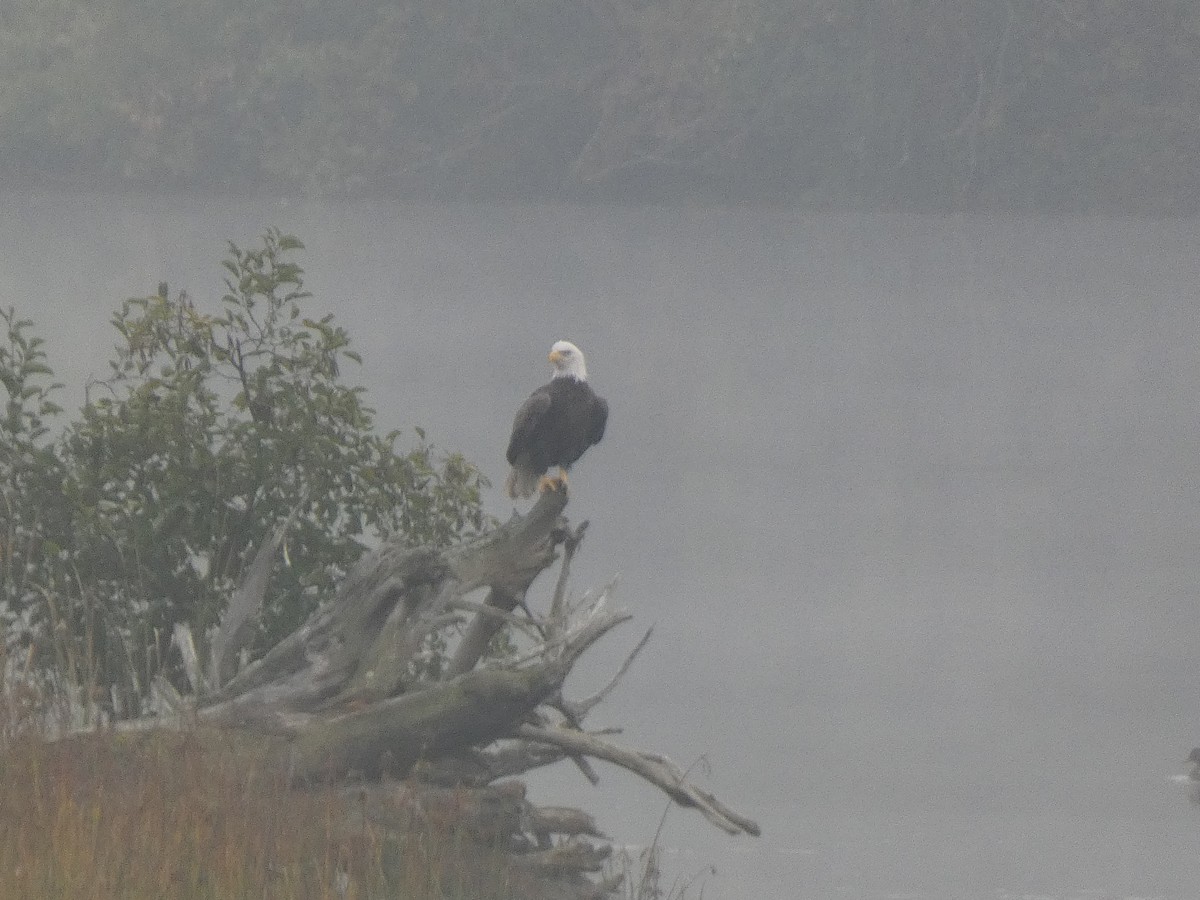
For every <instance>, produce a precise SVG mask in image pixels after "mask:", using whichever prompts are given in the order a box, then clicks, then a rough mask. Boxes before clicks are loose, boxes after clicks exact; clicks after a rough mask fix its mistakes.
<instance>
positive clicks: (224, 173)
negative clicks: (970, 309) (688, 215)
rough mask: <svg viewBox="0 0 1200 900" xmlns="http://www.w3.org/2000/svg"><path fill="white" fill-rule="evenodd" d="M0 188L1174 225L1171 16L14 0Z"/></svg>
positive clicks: (984, 5) (1188, 151)
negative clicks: (721, 204) (1109, 218)
mask: <svg viewBox="0 0 1200 900" xmlns="http://www.w3.org/2000/svg"><path fill="white" fill-rule="evenodd" d="M0 45H2V46H3V48H4V53H3V54H0V150H2V151H3V152H0V184H4V183H7V184H10V185H25V184H29V183H39V184H49V183H59V184H78V183H81V180H82V183H86V184H87V185H88V186H94V185H96V184H107V185H109V186H113V187H117V186H122V185H134V186H138V187H141V188H146V187H149V188H157V189H194V188H203V189H210V190H211V189H217V190H228V191H239V192H240V191H246V190H261V191H287V192H304V193H314V194H319V195H335V196H346V195H349V196H354V195H371V196H381V195H382V196H387V195H392V196H414V195H421V196H433V197H503V196H518V195H520V196H554V197H582V198H586V197H599V198H639V199H645V198H647V197H649V198H651V199H657V200H681V199H695V198H700V199H716V200H745V199H770V200H779V199H785V200H786V199H790V200H793V201H801V202H809V203H820V204H841V205H847V204H848V205H863V204H868V205H886V206H895V205H902V206H904V205H907V206H921V207H928V208H941V209H948V208H958V209H963V208H980V207H986V208H1016V209H1071V210H1081V209H1120V210H1133V211H1140V212H1146V211H1152V212H1160V213H1177V212H1187V211H1193V212H1194V211H1195V210H1196V209H1197V206H1198V205H1200V167H1197V166H1195V165H1194V160H1195V150H1194V148H1195V147H1196V146H1200V68H1198V67H1197V66H1196V65H1195V60H1196V59H1197V58H1200V7H1197V6H1196V5H1195V4H1193V3H1187V2H1183V0H1165V2H1163V0H1054V2H1033V0H899V2H892V3H876V2H858V0H800V2H780V0H750V2H736V3H735V2H732V0H699V2H694V0H648V2H626V0H619V2H613V3H605V4H595V3H560V4H547V3H544V2H540V0H486V2H485V0H466V2H456V3H446V4H432V5H431V4H421V3H412V2H400V3H390V2H389V3H385V2H381V0H356V2H352V3H340V4H319V3H310V2H301V0H267V2H263V3H255V4H253V5H251V6H247V5H246V4H244V3H235V2H232V0H193V2H187V3H183V2H166V3H149V2H145V0H94V2H93V0H88V2H85V0H60V2H56V3H43V2H40V0H12V2H10V3H8V4H7V5H6V7H5V15H4V17H3V18H2V19H0Z"/></svg>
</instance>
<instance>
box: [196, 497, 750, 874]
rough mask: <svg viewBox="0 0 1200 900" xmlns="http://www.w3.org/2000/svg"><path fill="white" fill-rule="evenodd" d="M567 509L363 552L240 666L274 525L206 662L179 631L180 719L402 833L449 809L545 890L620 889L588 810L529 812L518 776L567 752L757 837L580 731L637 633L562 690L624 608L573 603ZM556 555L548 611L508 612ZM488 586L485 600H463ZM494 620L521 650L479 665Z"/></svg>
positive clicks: (682, 784)
mask: <svg viewBox="0 0 1200 900" xmlns="http://www.w3.org/2000/svg"><path fill="white" fill-rule="evenodd" d="M566 503H567V494H566V491H565V490H561V491H552V492H546V493H543V494H542V495H541V496H540V497H539V499H538V501H537V502H536V503H535V505H534V506H533V508H532V509H531V510H530V511H529V512H528V513H527V514H525V515H524V516H520V515H516V514H514V516H513V517H512V518H511V519H510V520H509V521H508V522H507V523H505V524H504V525H501V526H499V527H497V528H495V529H494V530H492V531H490V532H488V533H486V534H484V535H483V536H481V537H479V538H477V539H474V540H470V541H467V542H464V543H462V544H460V545H458V546H455V547H451V548H449V549H445V550H437V549H428V548H424V549H412V548H406V547H404V546H402V545H401V544H399V543H392V544H385V545H384V546H382V547H380V548H378V549H377V550H374V551H371V552H369V553H367V554H366V555H365V556H364V557H363V558H362V560H360V562H359V563H358V564H357V565H356V566H355V568H354V569H353V570H352V571H351V572H350V573H349V574H348V575H347V577H346V579H345V582H344V584H343V585H342V586H341V589H340V590H339V592H338V594H337V596H336V597H335V598H333V599H332V600H331V601H329V602H327V603H326V604H324V605H323V606H322V607H321V608H320V609H318V610H317V611H316V612H315V613H314V614H313V615H312V616H311V617H310V619H309V620H308V621H307V622H305V624H304V625H303V626H301V627H300V628H299V629H297V630H296V632H294V633H293V634H292V635H290V636H289V637H287V638H285V639H284V640H283V641H281V642H280V643H279V644H278V645H277V646H276V647H275V648H273V649H272V650H271V651H270V652H268V653H267V654H266V655H265V656H264V657H262V658H261V659H259V660H258V661H256V662H254V663H253V664H251V665H249V666H248V667H246V668H245V669H244V670H242V671H240V672H237V673H236V674H234V672H233V669H234V666H233V664H232V662H231V660H234V659H236V655H237V654H238V652H239V651H240V650H241V649H242V647H243V646H244V643H245V641H247V640H248V639H249V635H250V633H251V630H252V629H250V628H249V627H247V626H248V624H249V623H250V622H251V621H252V620H253V617H254V616H255V615H256V613H257V610H258V608H259V605H260V604H261V600H262V597H263V594H264V592H265V590H266V587H267V575H268V574H269V571H270V566H271V563H272V558H273V555H274V553H275V552H276V551H277V549H278V547H279V545H280V543H281V541H282V540H283V533H284V532H283V527H281V529H280V530H279V531H278V532H277V533H276V534H275V535H274V536H273V537H272V539H271V540H270V541H268V543H267V544H266V545H265V546H264V547H263V548H262V549H261V550H260V551H259V554H258V557H257V558H256V559H255V561H254V563H253V564H252V566H251V569H250V571H249V574H248V576H247V578H246V581H245V583H244V585H243V586H242V588H241V589H240V590H239V591H238V594H237V596H235V597H234V598H233V600H232V602H231V603H230V607H229V612H228V613H227V615H226V618H225V620H224V621H223V622H222V623H221V626H220V628H219V630H218V631H217V633H215V634H214V635H212V636H211V637H210V644H211V647H212V652H211V653H210V655H209V659H208V662H207V664H206V665H203V666H202V665H200V663H199V661H198V660H199V657H198V655H197V654H196V653H195V652H194V650H192V649H191V647H192V643H191V637H190V635H189V634H188V633H187V631H186V629H184V630H182V631H181V632H180V633H179V634H178V635H177V638H178V643H179V644H180V646H181V648H183V649H184V651H185V660H186V661H187V662H188V671H189V675H190V677H191V679H192V681H193V686H194V687H195V689H196V691H197V695H198V696H197V698H196V700H195V701H194V702H193V703H192V704H191V705H190V710H191V713H192V715H194V717H195V719H197V720H198V721H199V722H201V723H204V724H207V725H211V726H215V727H219V728H222V729H231V730H235V731H238V732H241V733H244V734H247V735H253V736H258V737H260V738H262V739H263V740H265V741H270V742H274V744H275V745H277V747H278V748H279V751H280V752H281V754H282V759H284V760H286V762H285V763H281V764H286V765H287V766H289V768H290V772H291V774H292V776H293V777H294V779H296V781H297V782H299V783H301V784H315V783H321V784H337V783H342V782H345V783H348V784H350V785H352V787H348V788H347V791H348V794H347V796H352V797H353V798H355V799H354V801H353V803H350V802H349V801H348V809H349V808H350V807H353V808H354V810H357V812H355V813H353V814H354V815H359V816H362V817H365V819H367V820H369V821H371V822H372V823H374V824H375V825H376V826H377V827H382V828H402V827H405V826H406V825H407V826H412V825H413V823H414V822H418V821H428V820H429V819H430V817H431V816H432V817H433V818H435V819H436V818H439V817H441V818H445V816H446V815H448V812H447V811H448V810H452V811H453V813H454V815H455V816H456V817H457V820H458V822H459V824H460V825H461V827H462V828H463V829H464V831H465V832H466V833H467V834H469V835H471V836H472V838H473V839H474V840H476V841H479V842H480V843H481V845H482V844H486V845H488V846H493V847H495V846H501V847H504V848H506V849H507V852H509V853H511V854H512V858H513V862H514V865H516V866H517V868H518V869H519V870H521V871H523V872H525V873H526V874H527V875H528V877H529V878H531V879H533V880H534V881H536V882H538V883H539V884H541V885H542V888H544V890H542V888H539V891H541V895H542V896H555V897H563V898H579V897H585V896H589V897H591V896H603V895H604V894H605V893H607V892H608V891H609V890H611V889H612V888H613V887H614V882H613V881H612V880H611V879H608V880H605V879H600V880H596V879H595V878H594V877H591V878H589V877H585V873H595V872H598V871H599V870H600V869H601V868H602V867H603V861H604V859H606V858H607V856H608V854H609V848H608V846H607V845H606V844H603V843H601V844H594V843H592V842H591V841H589V840H587V839H588V838H592V839H599V840H603V837H604V836H603V835H602V834H601V833H600V832H599V830H598V829H597V828H596V826H595V822H594V821H593V820H592V819H591V817H590V816H588V815H587V814H586V813H584V812H582V811H580V810H574V809H563V808H544V809H538V808H536V807H534V806H532V805H531V804H530V803H529V802H528V801H527V800H526V798H525V790H524V785H523V784H521V783H520V782H519V781H514V780H512V779H514V778H515V777H517V776H520V775H522V774H523V773H525V772H528V771H530V770H532V769H535V768H539V767H541V766H545V765H549V764H552V763H554V762H558V761H560V760H563V759H571V760H572V761H573V762H574V763H575V764H576V765H577V766H578V767H579V769H580V770H581V771H582V772H583V774H584V775H585V776H586V777H588V778H589V779H591V780H593V781H595V780H597V776H596V773H595V772H594V770H593V769H592V767H591V764H590V762H589V760H591V759H602V760H605V761H607V762H610V763H613V764H615V765H618V766H621V767H623V768H625V769H627V770H629V771H631V772H634V773H635V774H637V775H639V776H641V777H642V778H644V779H645V780H646V781H648V782H650V783H651V784H653V785H655V786H657V787H658V788H660V789H661V790H662V791H663V792H664V793H665V794H666V795H667V796H668V797H669V798H671V799H672V800H673V801H675V802H676V803H678V804H680V805H683V806H687V807H693V808H695V809H698V810H699V811H700V812H701V813H702V814H703V815H704V816H705V817H706V818H708V819H709V820H710V821H711V822H713V823H714V824H715V825H717V826H718V827H720V828H722V829H723V830H725V831H727V832H729V833H730V834H739V833H747V834H752V835H757V834H758V833H759V829H758V826H757V825H756V824H755V823H754V822H753V821H751V820H750V819H747V818H745V817H743V816H740V815H738V814H737V813H735V812H733V811H732V810H730V809H729V808H728V807H726V806H724V805H723V804H721V803H720V802H719V801H717V800H716V798H714V797H713V796H712V795H711V794H708V793H707V792H705V791H703V790H701V789H700V788H698V787H696V786H695V785H693V784H691V783H690V782H689V780H688V779H687V777H686V774H685V773H684V772H683V771H682V770H681V769H680V768H679V767H678V766H676V765H675V764H673V763H672V762H671V761H670V760H668V759H666V758H665V757H663V756H661V755H659V754H653V753H646V752H642V751H637V750H632V749H628V748H623V747H620V746H617V745H616V744H613V743H611V742H610V741H608V740H606V739H605V738H604V737H603V736H602V735H600V734H595V733H589V732H587V731H584V730H583V721H584V719H585V717H586V716H587V714H588V712H589V711H590V710H591V709H592V708H593V707H594V706H595V705H596V704H597V703H599V702H600V701H601V700H602V699H603V698H604V696H606V695H607V693H608V692H609V690H611V688H612V686H613V685H614V684H615V683H616V680H617V679H618V678H620V676H621V675H622V674H623V673H624V671H625V670H626V669H627V668H628V666H629V664H630V663H631V662H632V661H633V659H634V657H635V656H636V655H637V653H638V652H639V651H640V650H641V649H642V647H643V646H644V645H645V643H646V639H647V638H648V637H649V632H647V633H646V637H644V638H643V639H642V641H641V642H640V643H639V644H638V645H637V646H636V647H635V649H634V650H633V652H632V653H631V654H630V655H629V658H628V659H627V660H626V663H625V665H624V666H622V668H621V670H620V672H618V673H617V675H616V677H614V679H613V681H612V682H610V684H609V685H607V686H606V687H605V688H604V689H603V690H601V691H599V692H598V693H597V694H595V695H594V696H592V697H589V698H587V699H585V700H581V701H570V700H567V699H566V698H564V697H563V695H562V685H563V682H564V680H565V679H566V677H567V675H568V674H569V673H570V671H571V668H572V666H573V665H574V664H575V662H576V661H577V660H578V659H579V657H580V655H581V654H583V653H584V652H585V651H586V650H587V649H588V648H589V647H591V646H592V644H594V643H595V642H596V641H597V640H599V639H600V638H601V637H603V636H604V635H605V634H606V633H608V632H609V631H610V630H611V629H613V628H614V627H615V626H617V625H619V624H621V623H622V622H625V621H627V620H628V619H629V618H630V615H629V613H627V612H626V611H624V610H622V609H619V608H615V607H614V606H613V603H612V599H611V585H610V586H609V588H606V589H605V590H603V591H600V592H599V593H597V594H594V595H589V596H585V597H584V598H582V600H580V601H579V602H576V603H571V602H570V601H569V600H568V598H567V590H566V585H567V575H568V572H569V566H570V562H571V558H572V556H573V554H574V553H575V551H576V550H577V549H578V547H579V545H580V542H581V541H582V538H583V534H584V530H585V528H586V525H587V523H586V522H585V523H583V524H582V525H580V526H579V527H578V528H577V529H574V530H572V529H571V528H570V527H569V525H568V523H567V521H566V519H565V518H563V516H562V512H563V510H564V508H565V506H566ZM560 551H561V557H562V568H561V571H560V574H559V578H558V582H557V586H556V588H555V590H554V592H553V596H552V598H551V601H550V607H549V611H548V612H547V613H546V614H545V615H542V616H533V615H532V614H528V615H526V614H518V613H517V610H518V607H524V609H525V611H526V612H528V605H527V604H526V603H525V597H526V593H527V592H528V590H529V588H530V585H531V584H533V582H534V580H535V579H536V578H537V577H538V575H539V574H541V573H542V572H543V571H545V570H546V569H547V568H549V567H550V566H551V565H552V564H553V563H554V562H555V560H556V559H558V558H559V556H560ZM484 591H486V595H485V599H484V600H483V601H482V602H475V601H472V600H470V599H469V597H468V595H469V594H471V593H473V592H484ZM504 628H509V629H513V631H514V632H518V633H523V634H524V639H523V642H522V643H521V644H519V648H518V650H517V652H516V654H515V655H510V656H501V657H497V658H491V657H488V655H487V649H488V647H489V646H490V643H491V641H492V639H493V638H494V637H495V635H496V634H497V632H499V631H500V630H501V629H504ZM455 635H458V638H457V641H456V642H455V641H454V639H453V638H454V636H455ZM435 636H436V637H437V638H438V639H439V640H442V641H444V642H445V646H447V647H448V653H447V655H446V656H444V657H442V659H444V660H445V663H444V665H443V666H441V667H440V668H439V666H438V665H436V664H435V663H434V661H433V660H434V657H432V656H431V655H430V654H429V653H428V652H427V650H428V646H429V642H430V641H431V640H433V639H434V638H435ZM400 779H403V780H400ZM531 896H532V895H531Z"/></svg>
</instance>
